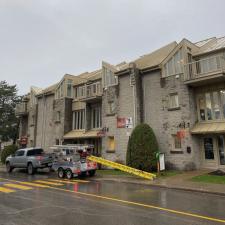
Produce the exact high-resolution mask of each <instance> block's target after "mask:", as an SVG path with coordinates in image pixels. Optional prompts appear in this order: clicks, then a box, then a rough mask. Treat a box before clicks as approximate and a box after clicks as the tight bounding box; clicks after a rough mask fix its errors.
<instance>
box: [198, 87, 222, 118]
mask: <svg viewBox="0 0 225 225" xmlns="http://www.w3.org/2000/svg"><path fill="white" fill-rule="evenodd" d="M215 93H216V95H217V104H219V107H218V108H217V109H218V110H219V118H217V119H216V116H215V102H216V101H215V98H214V96H213V95H214V94H215ZM222 93H223V95H222ZM206 94H209V96H210V98H209V99H210V101H211V103H210V104H211V116H212V119H208V113H207V105H206ZM201 98H203V100H204V107H205V108H204V113H205V120H203V119H202V118H201V115H200V105H199V100H200V99H201ZM195 99H196V100H195V101H196V104H197V111H198V112H197V115H198V121H199V122H213V121H221V120H225V107H224V106H225V89H220V90H210V91H206V92H203V93H199V94H197V95H196V98H195ZM223 105H224V106H223Z"/></svg>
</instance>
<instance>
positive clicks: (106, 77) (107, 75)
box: [102, 67, 118, 88]
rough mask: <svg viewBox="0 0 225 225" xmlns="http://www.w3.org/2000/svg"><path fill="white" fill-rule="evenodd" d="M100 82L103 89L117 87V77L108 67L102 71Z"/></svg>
mask: <svg viewBox="0 0 225 225" xmlns="http://www.w3.org/2000/svg"><path fill="white" fill-rule="evenodd" d="M102 81H103V87H104V88H107V87H112V86H116V85H118V77H117V76H116V75H115V74H114V72H113V71H112V70H111V69H109V68H108V67H103V69H102Z"/></svg>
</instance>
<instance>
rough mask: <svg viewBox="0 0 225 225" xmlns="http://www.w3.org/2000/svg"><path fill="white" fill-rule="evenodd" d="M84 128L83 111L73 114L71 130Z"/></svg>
mask: <svg viewBox="0 0 225 225" xmlns="http://www.w3.org/2000/svg"><path fill="white" fill-rule="evenodd" d="M84 128H85V110H84V109H81V110H76V111H74V112H73V130H83V129H84Z"/></svg>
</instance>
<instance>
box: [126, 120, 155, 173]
mask: <svg viewBox="0 0 225 225" xmlns="http://www.w3.org/2000/svg"><path fill="white" fill-rule="evenodd" d="M157 151H158V143H157V140H156V137H155V134H154V132H153V130H152V128H151V127H150V126H149V125H147V124H139V125H137V126H136V127H135V129H134V130H133V132H132V134H131V136H130V139H129V142H128V147H127V165H128V166H131V167H133V168H136V169H141V170H144V171H152V170H156V168H157V160H156V152H157Z"/></svg>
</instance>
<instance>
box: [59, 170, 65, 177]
mask: <svg viewBox="0 0 225 225" xmlns="http://www.w3.org/2000/svg"><path fill="white" fill-rule="evenodd" d="M58 177H59V178H64V177H65V172H64V169H63V168H59V169H58Z"/></svg>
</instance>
